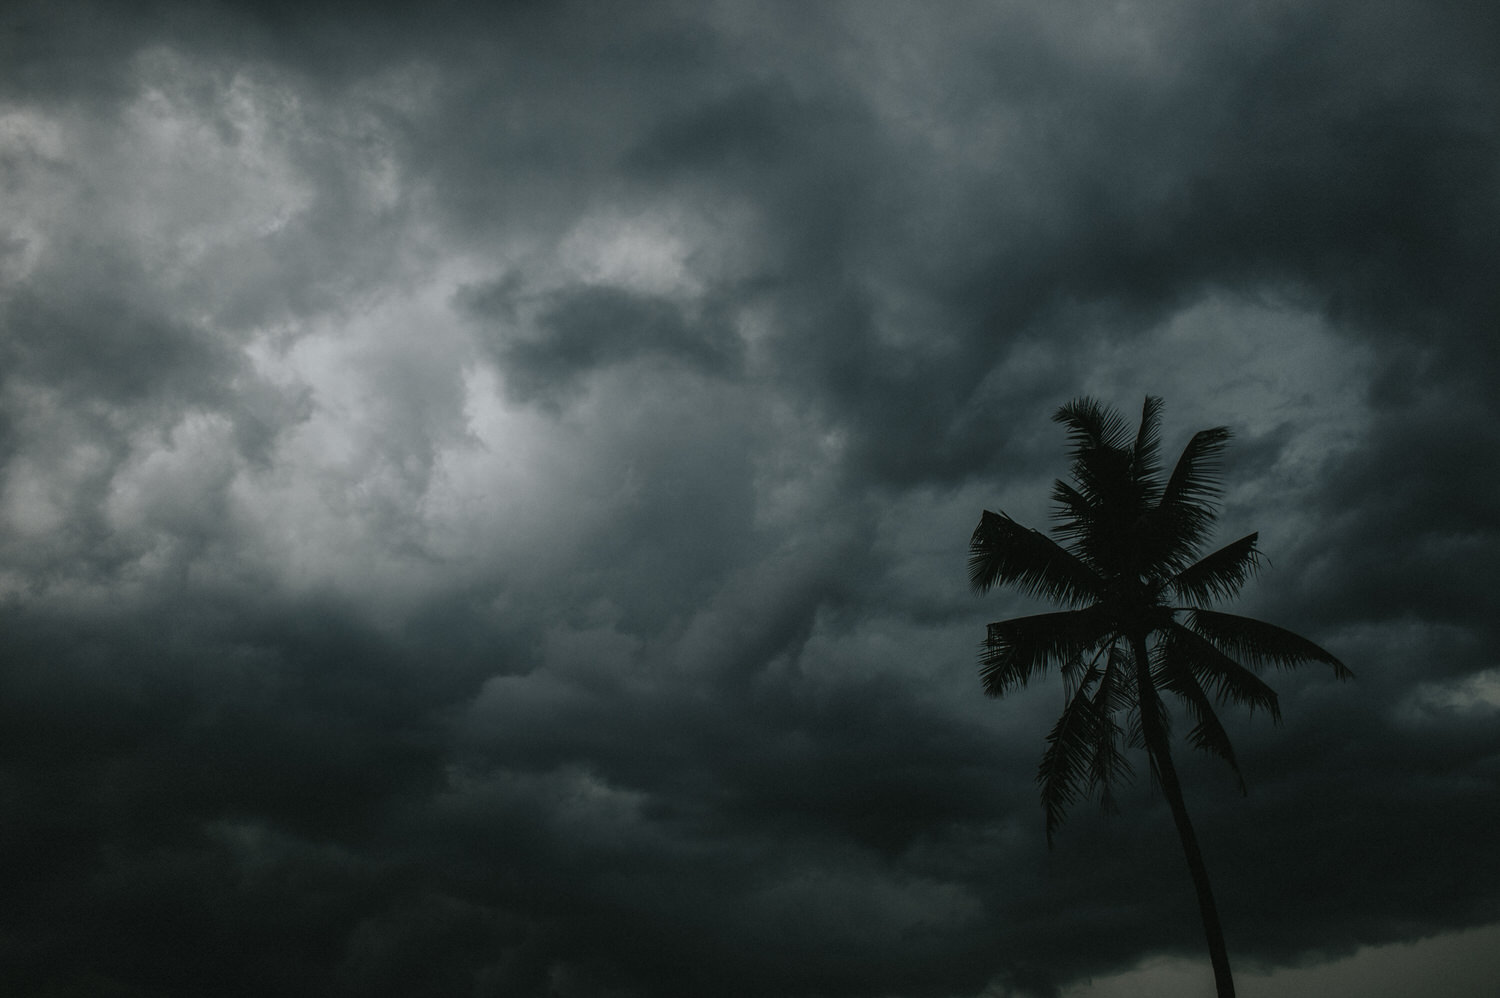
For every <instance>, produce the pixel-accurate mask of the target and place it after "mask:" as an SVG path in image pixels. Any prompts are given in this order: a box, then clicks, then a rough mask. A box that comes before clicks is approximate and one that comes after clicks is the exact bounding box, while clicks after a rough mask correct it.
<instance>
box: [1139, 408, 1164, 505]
mask: <svg viewBox="0 0 1500 998" xmlns="http://www.w3.org/2000/svg"><path fill="white" fill-rule="evenodd" d="M1163 408H1165V403H1164V402H1162V400H1161V398H1160V397H1159V396H1156V395H1147V396H1146V403H1145V405H1143V406H1142V407H1141V425H1140V428H1139V429H1137V430H1136V434H1135V447H1134V448H1133V449H1132V450H1131V459H1130V476H1131V478H1133V479H1135V481H1136V483H1137V484H1138V485H1139V486H1140V487H1141V488H1142V491H1143V495H1144V496H1145V498H1147V499H1148V500H1154V499H1155V498H1156V495H1157V493H1159V492H1160V489H1161V485H1160V483H1158V482H1157V480H1156V476H1157V475H1158V474H1159V473H1160V472H1161V462H1160V460H1159V452H1160V448H1161V413H1162V409H1163Z"/></svg>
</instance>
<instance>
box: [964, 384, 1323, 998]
mask: <svg viewBox="0 0 1500 998" xmlns="http://www.w3.org/2000/svg"><path fill="white" fill-rule="evenodd" d="M1161 411H1162V400H1161V399H1159V398H1157V397H1155V396H1147V398H1146V404H1145V406H1144V408H1143V410H1142V413H1141V423H1140V428H1139V429H1138V431H1137V432H1136V434H1135V437H1134V440H1132V439H1131V437H1130V430H1129V427H1128V426H1127V424H1126V423H1125V421H1124V419H1122V418H1121V416H1120V414H1119V413H1118V412H1117V411H1115V410H1114V409H1111V408H1108V407H1105V406H1103V405H1101V404H1100V403H1099V402H1097V401H1095V400H1094V399H1091V398H1080V399H1076V400H1074V401H1072V402H1069V403H1068V404H1067V405H1064V406H1062V407H1061V408H1060V409H1058V410H1057V412H1056V413H1055V414H1054V416H1053V419H1054V421H1056V422H1058V423H1062V424H1063V425H1064V426H1066V427H1067V428H1068V436H1069V440H1070V442H1071V444H1072V448H1071V456H1072V458H1073V467H1072V482H1071V484H1070V483H1068V482H1064V481H1061V480H1059V481H1057V482H1056V483H1054V485H1053V487H1052V499H1053V503H1054V510H1053V513H1052V516H1053V519H1054V520H1055V521H1056V522H1055V525H1054V526H1053V528H1052V533H1053V534H1054V535H1056V537H1057V538H1058V539H1059V540H1060V541H1062V543H1061V544H1060V543H1058V542H1057V541H1054V540H1052V539H1051V538H1049V537H1047V536H1046V535H1045V534H1042V533H1041V532H1040V531H1037V530H1032V529H1028V528H1026V527H1023V526H1021V525H1020V524H1019V523H1017V522H1016V521H1014V520H1012V519H1011V518H1010V517H1008V516H1006V515H1005V514H1004V513H993V512H990V511H989V510H985V511H984V514H983V515H982V516H981V517H980V520H979V526H978V527H977V528H975V530H974V536H973V538H972V539H971V540H970V543H969V582H970V584H971V585H972V586H973V588H974V589H975V590H976V591H977V592H980V593H984V592H988V591H989V590H990V589H991V588H992V587H993V586H996V585H1013V586H1016V587H1017V588H1019V589H1020V590H1021V591H1023V592H1024V593H1026V594H1027V595H1029V596H1033V597H1042V598H1046V599H1048V600H1051V601H1052V602H1054V603H1058V604H1061V605H1063V606H1064V607H1066V609H1063V610H1060V611H1057V612H1052V613H1042V614H1036V615H1034V616H1028V617H1017V618H1014V619H1012V620H1002V621H999V622H997V623H993V624H990V625H989V630H988V634H987V635H986V638H985V642H984V647H983V651H982V653H981V657H980V663H981V668H980V678H981V679H982V680H983V683H984V691H985V693H987V694H988V695H990V696H992V697H998V696H1002V695H1004V694H1005V693H1007V692H1008V691H1010V690H1013V689H1018V688H1020V687H1022V686H1025V685H1026V683H1027V682H1028V681H1030V680H1031V679H1032V678H1033V677H1034V676H1037V675H1040V674H1041V673H1043V672H1045V671H1046V669H1047V667H1048V666H1049V665H1051V664H1053V663H1056V664H1057V665H1058V666H1059V669H1060V671H1061V673H1062V676H1063V680H1064V684H1065V688H1066V701H1067V702H1066V706H1065V707H1064V708H1063V712H1062V716H1061V717H1059V718H1058V719H1057V723H1056V724H1055V725H1054V726H1053V728H1052V731H1051V733H1050V734H1048V736H1047V749H1046V751H1045V752H1044V753H1043V755H1042V763H1041V767H1040V769H1039V770H1038V772H1037V783H1038V784H1039V785H1040V787H1041V797H1042V806H1043V809H1044V810H1045V812H1046V824H1047V844H1048V846H1049V847H1050V846H1051V844H1052V837H1053V833H1054V832H1055V831H1056V830H1057V827H1058V825H1059V824H1060V823H1061V822H1062V819H1063V816H1064V814H1065V812H1066V810H1067V808H1068V807H1069V805H1071V804H1073V803H1074V802H1075V801H1076V800H1077V799H1078V798H1079V797H1080V796H1081V795H1082V796H1088V795H1092V794H1094V793H1095V792H1097V794H1098V796H1099V798H1100V801H1101V803H1102V804H1103V805H1104V807H1105V808H1106V809H1108V810H1113V809H1114V801H1113V799H1112V797H1111V794H1110V785H1111V783H1112V782H1113V781H1114V780H1115V779H1116V778H1117V777H1119V776H1128V775H1129V773H1130V765H1129V762H1128V761H1127V760H1126V758H1125V756H1124V753H1123V750H1122V745H1130V746H1133V747H1143V748H1144V749H1145V750H1146V757H1147V759H1148V760H1149V761H1150V764H1151V772H1152V774H1153V775H1154V776H1155V778H1156V782H1157V784H1158V785H1159V786H1160V787H1161V791H1162V795H1163V796H1164V797H1165V798H1166V800H1167V805H1168V807H1169V808H1170V809H1171V811H1172V820H1173V821H1174V822H1175V823H1176V825H1177V834H1178V836H1179V837H1180V838H1181V840H1182V851H1183V853H1184V854H1185V855H1186V857H1187V865H1188V872H1189V873H1190V874H1191V875H1192V879H1193V887H1194V888H1195V889H1196V891H1197V894H1198V907H1199V911H1200V913H1201V915H1202V917H1203V931H1204V933H1205V935H1207V937H1208V952H1209V959H1210V961H1211V963H1212V964H1213V970H1214V981H1215V984H1216V985H1217V987H1218V993H1219V996H1220V998H1227V996H1232V995H1233V994H1234V980H1233V978H1232V977H1231V975H1230V972H1229V955H1228V952H1227V951H1226V949H1225V946H1224V934H1223V930H1222V929H1221V927H1220V925H1219V915H1218V911H1217V909H1216V908H1215V906H1214V897H1213V891H1212V889H1211V888H1210V886H1209V882H1208V871H1207V869H1206V868H1205V867H1204V864H1203V855H1202V853H1201V851H1200V850H1199V848H1198V838H1197V836H1196V835H1195V834H1194V833H1193V825H1192V822H1191V821H1189V820H1188V813H1187V808H1186V807H1185V806H1184V804H1183V801H1182V787H1181V785H1180V784H1179V783H1178V780H1177V770H1176V768H1175V767H1174V766H1173V764H1172V753H1171V746H1170V741H1169V738H1170V732H1169V717H1168V713H1167V710H1166V708H1165V706H1164V704H1163V702H1162V697H1161V694H1162V692H1163V691H1166V692H1169V693H1172V694H1174V695H1175V696H1176V697H1177V698H1178V699H1180V700H1181V701H1182V703H1183V705H1184V706H1185V707H1186V708H1187V713H1188V715H1189V716H1190V717H1191V719H1192V720H1193V721H1194V722H1195V724H1194V727H1193V728H1192V730H1191V731H1189V732H1188V736H1187V740H1188V743H1189V744H1191V745H1192V746H1193V747H1194V748H1197V749H1201V750H1204V751H1207V752H1210V753H1212V754H1214V755H1217V756H1219V757H1221V758H1222V759H1224V760H1225V761H1226V762H1228V763H1229V766H1230V768H1231V770H1232V771H1233V773H1234V776H1235V779H1236V781H1237V782H1238V783H1239V786H1240V790H1241V792H1243V791H1244V780H1243V778H1242V777H1241V775H1240V771H1239V765H1238V764H1237V763H1236V761H1235V757H1234V748H1233V746H1232V745H1231V744H1230V742H1229V737H1228V735H1227V734H1226V732H1225V730H1224V727H1223V725H1222V724H1221V723H1220V721H1219V718H1218V716H1217V715H1216V714H1215V713H1214V706H1215V704H1216V703H1217V704H1219V705H1223V704H1225V703H1235V704H1244V705H1246V706H1247V707H1249V709H1250V710H1252V711H1253V710H1254V709H1255V708H1257V707H1260V708H1263V709H1264V710H1266V711H1267V712H1268V713H1269V714H1270V715H1271V717H1272V718H1273V719H1275V720H1276V721H1277V722H1278V723H1279V721H1280V711H1279V710H1278V707H1277V702H1276V692H1275V691H1274V690H1272V689H1271V687H1269V686H1268V685H1266V683H1265V682H1264V681H1262V680H1261V679H1260V677H1259V676H1258V675H1257V672H1259V671H1260V670H1262V669H1264V667H1266V666H1268V665H1272V666H1277V667H1280V668H1291V667H1294V666H1297V665H1301V664H1302V663H1304V662H1322V663H1325V664H1327V665H1330V666H1332V667H1333V672H1334V675H1335V676H1337V677H1338V678H1340V679H1345V678H1348V677H1349V676H1350V675H1351V673H1350V672H1349V670H1348V669H1347V668H1345V666H1344V664H1343V663H1342V662H1340V661H1339V660H1338V659H1337V658H1335V657H1334V656H1333V655H1331V654H1329V653H1328V652H1327V651H1325V650H1324V649H1322V648H1320V647H1319V646H1318V645H1316V644H1314V643H1313V642H1311V641H1309V640H1307V639H1306V638H1303V637H1300V636H1299V635H1296V634H1293V633H1292V632H1291V631H1287V630H1283V629H1282V628H1280V627H1276V626H1274V625H1272V624H1268V623H1265V622H1264V621H1260V620H1254V619H1252V618H1249V617H1241V616H1236V615H1233V614H1228V613H1221V612H1219V611H1217V610H1213V609H1210V608H1209V607H1210V606H1211V605H1213V604H1215V603H1219V602H1222V601H1223V600H1226V599H1228V598H1229V597H1232V596H1234V595H1235V594H1236V593H1237V592H1238V591H1239V589H1240V587H1241V586H1243V585H1244V584H1245V582H1246V580H1247V579H1249V578H1250V576H1251V575H1252V574H1254V572H1255V571H1256V569H1257V568H1258V567H1259V564H1260V553H1259V551H1258V550H1257V549H1256V546H1255V544H1256V538H1257V534H1249V535H1248V536H1245V537H1242V538H1240V539H1239V540H1237V541H1234V542H1233V543H1231V544H1228V545H1225V546H1224V547H1222V548H1220V549H1218V550H1217V551H1214V552H1213V553H1212V554H1209V555H1207V556H1204V557H1201V558H1200V557H1198V554H1199V551H1200V550H1201V549H1202V546H1203V544H1204V542H1205V540H1206V539H1207V537H1208V534H1209V531H1210V528H1211V527H1212V525H1213V522H1214V519H1215V517H1216V515H1217V500H1218V498H1219V496H1220V495H1221V494H1222V487H1221V484H1220V478H1219V457H1220V455H1221V453H1222V452H1223V450H1224V445H1225V443H1226V441H1227V440H1228V439H1229V431H1228V429H1226V428H1225V427H1222V426H1218V427H1214V428H1213V429H1209V430H1203V431H1201V432H1199V433H1197V434H1195V435H1194V436H1193V438H1192V439H1191V440H1190V441H1189V442H1188V445H1187V447H1185V448H1184V449H1183V451H1182V456H1181V457H1180V458H1178V460H1177V464H1176V467H1175V468H1174V469H1173V471H1172V474H1171V475H1170V477H1168V478H1167V480H1166V482H1165V483H1163V482H1162V481H1161V464H1160V461H1159V459H1158V454H1157V451H1158V445H1159V442H1160V432H1161ZM1241 663H1244V664H1241ZM1246 666H1248V668H1247V667H1246ZM1122 718H1123V723H1122Z"/></svg>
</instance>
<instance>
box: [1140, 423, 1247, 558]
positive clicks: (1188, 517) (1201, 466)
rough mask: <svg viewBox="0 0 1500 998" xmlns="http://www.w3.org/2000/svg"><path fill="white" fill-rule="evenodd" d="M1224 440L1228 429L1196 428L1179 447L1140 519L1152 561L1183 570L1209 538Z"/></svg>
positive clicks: (1215, 504)
mask: <svg viewBox="0 0 1500 998" xmlns="http://www.w3.org/2000/svg"><path fill="white" fill-rule="evenodd" d="M1228 440H1229V430H1228V429H1227V428H1225V427H1222V426H1216V427H1214V428H1213V429H1210V430H1201V431H1199V432H1198V433H1195V434H1194V435H1193V438H1192V439H1191V440H1189V441H1188V444H1187V446H1186V447H1184V448H1183V450H1182V456H1181V457H1179V458H1178V459H1177V465H1176V467H1174V468H1173V469H1172V476H1171V477H1170V478H1169V479H1168V480H1167V484H1166V487H1165V488H1164V489H1162V493H1161V498H1160V499H1159V500H1158V501H1157V502H1156V504H1155V506H1153V507H1151V509H1150V510H1149V511H1148V512H1147V513H1146V517H1145V520H1144V522H1143V524H1142V530H1143V533H1144V535H1145V536H1146V538H1147V541H1146V543H1147V544H1148V546H1149V550H1150V553H1149V561H1150V563H1151V564H1152V565H1157V566H1161V567H1163V568H1165V569H1166V570H1167V571H1174V572H1175V571H1181V570H1182V569H1183V568H1185V567H1187V565H1188V564H1190V560H1191V559H1193V558H1194V556H1195V555H1196V553H1197V551H1198V549H1199V548H1200V547H1201V546H1202V544H1203V542H1204V540H1205V539H1206V538H1207V537H1208V533H1209V530H1210V528H1212V526H1213V522H1214V519H1215V518H1216V517H1217V515H1218V498H1219V496H1220V494H1221V492H1222V483H1221V481H1220V478H1219V456H1220V455H1221V454H1222V453H1223V450H1224V445H1225V443H1226V442H1227V441H1228Z"/></svg>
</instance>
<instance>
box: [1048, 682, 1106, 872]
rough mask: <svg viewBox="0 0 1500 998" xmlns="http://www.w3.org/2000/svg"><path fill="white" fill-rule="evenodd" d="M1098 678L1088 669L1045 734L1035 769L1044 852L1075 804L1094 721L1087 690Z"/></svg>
mask: <svg viewBox="0 0 1500 998" xmlns="http://www.w3.org/2000/svg"><path fill="white" fill-rule="evenodd" d="M1099 674H1100V671H1099V669H1098V667H1094V668H1091V669H1090V670H1089V673H1088V675H1087V676H1085V677H1084V680H1083V682H1081V683H1079V684H1078V689H1077V690H1076V691H1074V693H1073V696H1072V697H1070V698H1069V699H1068V704H1067V706H1066V707H1064V708H1063V712H1062V716H1060V717H1059V718H1058V719H1057V723H1056V724H1054V725H1053V726H1052V730H1051V731H1050V732H1049V733H1048V734H1047V750H1046V751H1045V752H1044V753H1042V764H1041V766H1039V767H1038V768H1037V773H1036V782H1037V785H1038V786H1039V787H1040V788H1041V793H1042V809H1043V810H1044V811H1045V812H1046V815H1047V846H1048V848H1051V846H1052V834H1053V832H1055V831H1056V830H1057V828H1058V826H1059V825H1061V824H1062V820H1063V817H1064V816H1065V815H1066V814H1067V810H1068V808H1069V807H1071V806H1072V805H1073V804H1074V803H1075V802H1076V801H1077V800H1078V797H1079V794H1080V792H1081V790H1082V785H1083V782H1084V777H1085V773H1086V771H1087V769H1088V767H1089V763H1090V761H1091V758H1092V755H1093V751H1094V746H1095V741H1096V739H1095V728H1096V725H1097V723H1098V717H1097V714H1096V712H1095V708H1094V702H1093V700H1092V698H1090V696H1089V690H1090V687H1092V686H1093V685H1094V682H1095V681H1096V680H1097V679H1098V677H1099Z"/></svg>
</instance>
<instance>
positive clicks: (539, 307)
mask: <svg viewBox="0 0 1500 998" xmlns="http://www.w3.org/2000/svg"><path fill="white" fill-rule="evenodd" d="M498 290H499V288H498V287H497V286H491V287H484V288H478V289H474V290H473V291H472V292H470V295H469V296H468V297H469V299H470V301H471V302H472V304H471V306H470V308H471V309H472V310H473V311H474V312H476V313H477V314H478V315H480V316H481V317H483V316H485V314H486V313H495V312H498V313H499V314H501V315H502V316H503V315H504V314H505V313H506V312H509V313H511V315H512V316H513V315H514V308H513V307H510V306H507V305H506V304H505V303H503V302H497V301H496V297H497V292H498ZM534 308H535V310H536V312H537V315H536V319H535V327H536V329H535V332H534V333H533V334H531V335H527V334H525V333H521V334H511V335H510V336H506V335H505V333H503V332H502V333H499V334H498V336H497V338H499V339H500V342H499V343H498V344H497V346H496V347H495V352H496V354H497V355H498V362H499V366H500V369H501V371H502V373H503V374H504V376H505V379H506V383H507V386H508V388H509V389H510V391H511V392H512V393H513V394H514V395H515V396H516V397H517V398H518V399H519V400H521V401H534V400H539V401H543V402H546V403H549V404H554V405H555V404H557V403H558V402H559V401H560V399H562V398H564V397H566V396H567V395H569V394H571V393H573V392H575V391H576V390H577V388H578V386H579V382H580V381H582V380H583V379H584V378H585V377H586V376H587V375H588V374H589V373H590V372H591V371H593V370H596V369H599V368H604V367H610V366H614V365H617V364H623V363H628V362H630V361H632V360H636V359H638V358H639V359H647V360H663V361H669V362H676V363H680V364H682V365H684V366H685V367H687V368H688V369H691V370H698V371H701V372H703V373H705V374H709V375H718V376H728V375H732V374H733V373H734V372H735V368H736V367H738V355H739V353H740V350H739V342H738V340H737V339H736V337H735V333H734V331H733V329H732V328H729V326H728V324H727V322H726V321H725V319H724V318H723V317H722V316H718V315H716V314H714V312H715V310H714V309H713V308H712V306H706V307H703V308H702V309H701V311H703V312H704V313H706V314H703V315H698V316H690V315H689V314H686V313H687V310H686V309H684V307H683V306H681V305H679V304H678V303H676V302H674V301H672V300H671V299H669V298H664V297H661V296H656V295H646V294H639V293H633V292H631V291H627V290H624V289H621V288H616V287H609V286H587V285H586V286H581V287H569V288H565V289H563V290H560V291H556V292H552V293H550V294H547V295H545V296H543V300H542V301H541V302H539V303H537V304H536V305H535V306H534ZM492 335H495V334H492Z"/></svg>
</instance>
